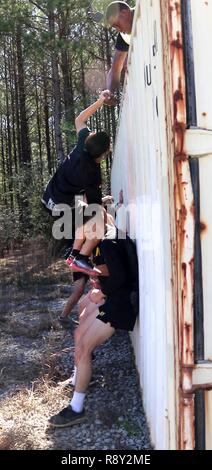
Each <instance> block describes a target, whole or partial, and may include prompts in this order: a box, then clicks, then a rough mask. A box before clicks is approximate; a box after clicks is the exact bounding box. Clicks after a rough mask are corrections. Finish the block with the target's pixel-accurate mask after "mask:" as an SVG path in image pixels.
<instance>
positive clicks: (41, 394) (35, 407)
mask: <svg viewBox="0 0 212 470" xmlns="http://www.w3.org/2000/svg"><path fill="white" fill-rule="evenodd" d="M61 405H62V406H63V405H64V406H65V405H67V396H66V393H65V392H64V391H61V390H60V389H59V388H57V387H55V384H54V382H52V381H51V380H50V379H49V377H48V376H47V377H44V378H43V379H42V380H41V381H37V382H35V383H34V384H32V386H31V388H30V389H27V388H23V389H22V390H20V391H17V392H16V393H14V394H12V395H11V396H7V397H6V398H5V399H3V400H2V401H1V411H0V450H26V449H45V448H51V446H52V442H51V433H49V434H48V425H47V420H48V418H49V416H51V415H52V414H54V413H55V412H56V411H57V410H58V409H60V408H61Z"/></svg>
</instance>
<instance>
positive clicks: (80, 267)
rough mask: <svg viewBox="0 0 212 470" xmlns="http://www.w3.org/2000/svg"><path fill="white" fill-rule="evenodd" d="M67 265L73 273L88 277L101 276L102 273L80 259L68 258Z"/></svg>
mask: <svg viewBox="0 0 212 470" xmlns="http://www.w3.org/2000/svg"><path fill="white" fill-rule="evenodd" d="M66 263H67V264H68V265H69V267H70V268H71V270H72V271H78V272H81V273H84V274H87V275H88V276H99V274H101V271H99V269H97V268H95V267H94V266H93V265H92V264H91V263H90V262H89V261H87V260H85V259H78V258H74V259H73V258H68V259H67V260H66Z"/></svg>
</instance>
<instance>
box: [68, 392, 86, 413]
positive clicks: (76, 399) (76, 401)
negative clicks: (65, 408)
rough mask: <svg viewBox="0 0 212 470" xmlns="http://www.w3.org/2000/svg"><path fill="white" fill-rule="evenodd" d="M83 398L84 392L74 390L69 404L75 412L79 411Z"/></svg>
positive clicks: (81, 408)
mask: <svg viewBox="0 0 212 470" xmlns="http://www.w3.org/2000/svg"><path fill="white" fill-rule="evenodd" d="M84 400H85V393H80V392H74V394H73V397H72V400H71V402H70V405H69V406H71V408H72V410H74V411H76V413H81V411H82V410H83V404H84Z"/></svg>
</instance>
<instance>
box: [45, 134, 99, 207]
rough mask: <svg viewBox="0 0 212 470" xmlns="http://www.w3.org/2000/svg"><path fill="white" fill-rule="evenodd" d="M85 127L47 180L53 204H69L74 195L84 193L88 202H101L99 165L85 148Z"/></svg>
mask: <svg viewBox="0 0 212 470" xmlns="http://www.w3.org/2000/svg"><path fill="white" fill-rule="evenodd" d="M89 133H90V131H89V129H88V128H87V127H86V128H84V129H81V131H80V132H79V134H78V141H77V145H76V146H75V147H74V149H73V151H72V152H71V153H70V154H69V155H68V157H67V158H66V159H65V160H64V161H63V162H62V163H61V164H60V166H59V167H58V169H57V171H56V173H55V174H54V176H53V177H52V178H51V180H50V181H49V183H48V185H47V188H46V192H47V194H48V197H50V198H51V199H52V200H53V201H54V203H55V204H60V203H64V204H71V203H72V202H73V200H74V197H75V196H76V195H80V194H86V197H87V201H88V204H94V203H96V204H101V198H102V193H101V171H100V165H99V164H97V163H96V162H95V161H94V159H93V158H92V157H91V156H90V155H89V153H88V152H87V151H86V150H85V148H84V147H85V139H86V138H87V137H88V135H89Z"/></svg>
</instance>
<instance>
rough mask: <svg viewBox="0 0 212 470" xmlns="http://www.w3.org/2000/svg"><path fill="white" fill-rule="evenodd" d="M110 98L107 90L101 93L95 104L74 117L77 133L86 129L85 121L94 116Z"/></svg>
mask: <svg viewBox="0 0 212 470" xmlns="http://www.w3.org/2000/svg"><path fill="white" fill-rule="evenodd" d="M109 96H110V91H109V90H104V91H102V92H101V94H100V96H99V98H98V100H97V101H95V103H93V104H91V105H90V106H89V107H88V108H86V109H84V111H82V112H81V113H80V114H79V116H77V117H76V119H75V126H76V130H77V133H79V131H81V129H84V128H85V127H87V124H86V122H87V120H88V119H89V117H90V116H92V114H94V113H95V112H96V111H97V109H99V108H101V106H102V105H103V104H104V102H105V100H107V99H108V98H109Z"/></svg>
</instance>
